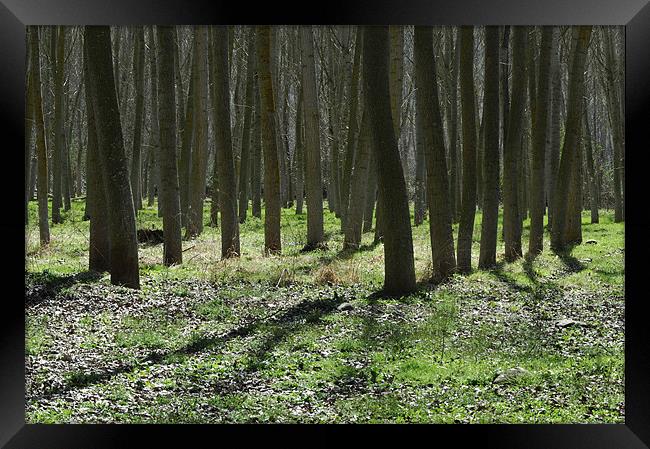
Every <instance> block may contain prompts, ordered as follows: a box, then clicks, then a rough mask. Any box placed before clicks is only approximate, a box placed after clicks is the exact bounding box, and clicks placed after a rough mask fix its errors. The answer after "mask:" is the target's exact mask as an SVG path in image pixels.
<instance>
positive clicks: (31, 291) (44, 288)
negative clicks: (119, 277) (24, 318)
mask: <svg viewBox="0 0 650 449" xmlns="http://www.w3.org/2000/svg"><path fill="white" fill-rule="evenodd" d="M102 276H103V273H99V272H96V271H82V272H79V273H75V274H71V275H59V274H55V273H51V272H50V271H48V270H44V271H43V272H40V273H29V272H26V273H25V308H31V307H34V306H35V305H38V304H41V303H42V302H45V301H51V300H53V299H55V298H56V297H57V295H58V293H59V292H60V291H61V290H63V289H66V288H69V287H72V286H73V285H75V284H81V283H88V282H95V281H98V280H99V279H101V278H102Z"/></svg>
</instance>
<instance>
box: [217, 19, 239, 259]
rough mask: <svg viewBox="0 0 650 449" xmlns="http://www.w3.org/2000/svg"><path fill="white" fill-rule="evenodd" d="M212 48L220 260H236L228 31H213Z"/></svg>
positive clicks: (235, 195)
mask: <svg viewBox="0 0 650 449" xmlns="http://www.w3.org/2000/svg"><path fill="white" fill-rule="evenodd" d="M212 31H213V33H214V36H213V39H212V42H213V47H214V50H213V51H214V55H213V62H214V66H213V67H212V68H211V70H210V73H212V74H214V77H215V78H214V93H215V96H214V98H213V102H214V103H213V104H214V108H213V114H214V116H213V118H214V125H215V126H214V131H215V145H216V157H215V165H216V167H217V170H216V178H217V183H218V188H219V201H220V206H221V207H220V209H221V257H222V258H224V259H225V258H229V257H238V256H239V254H240V247H239V221H238V217H237V183H236V181H235V164H234V161H233V154H232V142H231V136H230V86H229V79H228V78H229V72H230V71H229V69H228V27H225V26H218V27H214V28H212Z"/></svg>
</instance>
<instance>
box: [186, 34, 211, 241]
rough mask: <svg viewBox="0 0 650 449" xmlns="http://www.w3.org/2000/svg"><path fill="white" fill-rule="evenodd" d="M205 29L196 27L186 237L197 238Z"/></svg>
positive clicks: (204, 144) (204, 161)
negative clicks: (192, 129) (192, 135)
mask: <svg viewBox="0 0 650 449" xmlns="http://www.w3.org/2000/svg"><path fill="white" fill-rule="evenodd" d="M206 35H207V29H206V27H205V26H198V27H196V28H195V36H194V42H195V46H196V47H195V50H196V51H195V53H194V58H195V59H196V64H197V66H196V73H194V76H193V78H194V79H193V80H192V82H193V83H194V98H193V101H194V106H193V108H192V111H193V122H194V126H195V128H194V145H193V150H192V156H191V164H190V180H189V190H188V212H187V229H186V236H187V237H196V236H198V235H200V234H201V233H202V232H203V199H204V198H205V183H206V174H207V169H208V112H207V103H208V101H207V100H208V99H207V97H208V92H207V89H208V76H207V53H208V46H207V36H206Z"/></svg>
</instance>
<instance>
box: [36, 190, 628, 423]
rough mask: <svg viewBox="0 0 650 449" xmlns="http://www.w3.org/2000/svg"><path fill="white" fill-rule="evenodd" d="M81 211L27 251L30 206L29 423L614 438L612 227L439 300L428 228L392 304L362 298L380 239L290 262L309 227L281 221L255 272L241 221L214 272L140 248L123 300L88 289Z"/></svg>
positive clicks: (619, 338) (336, 245) (616, 283)
mask: <svg viewBox="0 0 650 449" xmlns="http://www.w3.org/2000/svg"><path fill="white" fill-rule="evenodd" d="M83 206H84V203H83V201H73V207H72V209H71V210H70V211H69V212H66V213H64V214H63V216H64V218H65V221H64V223H63V224H59V225H54V226H52V228H51V232H52V242H51V244H50V245H49V246H48V247H46V248H43V249H39V247H38V228H37V225H36V223H37V219H36V203H35V202H32V203H31V204H30V225H29V228H28V231H27V232H28V254H27V260H26V274H25V301H26V302H25V311H26V312H25V313H26V334H27V335H26V421H27V422H29V423H107V422H110V423H114V422H121V423H149V422H152V423H187V422H193V423H222V422H223V423H230V422H328V423H334V422H336V423H350V422H430V423H454V422H455V423H519V422H531V423H532V422H534V423H583V422H591V423H601V422H606V423H620V422H623V421H624V416H625V406H624V383H623V372H624V353H623V344H624V288H623V286H624V264H623V261H624V227H623V224H618V223H613V214H612V213H610V211H602V212H601V217H600V220H601V223H600V224H590V223H589V215H588V213H585V214H584V215H583V239H584V240H583V242H584V243H583V244H582V245H579V246H576V247H574V248H573V249H572V250H571V251H569V252H567V253H564V254H555V253H553V252H551V251H550V249H549V247H548V234H547V235H546V241H545V250H544V253H543V254H542V255H541V256H539V257H537V258H536V259H535V260H533V261H530V260H526V259H522V260H520V261H517V262H515V263H511V264H506V263H500V264H499V265H498V267H497V268H496V269H494V270H491V271H479V270H474V271H473V272H472V273H471V274H470V275H468V276H454V277H453V278H451V279H450V280H449V281H447V282H445V283H443V284H441V285H438V286H432V285H429V284H428V283H427V282H426V279H427V274H428V271H429V269H430V266H429V261H430V258H431V253H430V242H429V227H428V222H425V223H424V224H423V225H421V226H418V227H414V228H413V240H414V245H415V257H416V275H417V279H418V281H419V286H420V289H419V291H418V292H417V293H415V294H413V295H411V296H408V297H405V298H401V299H386V298H379V297H376V295H373V293H376V292H377V291H378V290H380V288H381V285H382V278H383V248H382V245H381V244H380V245H376V246H373V245H372V233H367V234H364V236H363V247H362V249H361V250H360V251H358V252H356V253H353V254H352V253H342V252H341V251H340V248H341V247H342V240H343V236H342V234H341V233H340V232H339V227H340V225H339V221H338V220H337V219H336V218H335V217H334V215H333V214H331V213H329V212H327V213H326V216H325V227H326V234H327V236H328V239H329V241H328V249H323V250H319V251H314V252H310V253H301V252H300V249H301V248H302V246H303V245H304V244H305V241H304V240H305V235H306V215H304V214H303V215H295V212H294V210H283V215H282V239H283V241H282V244H283V255H282V256H277V257H263V255H262V248H263V243H264V233H263V221H261V220H260V219H257V218H252V217H250V214H249V218H248V220H247V221H246V223H245V224H244V225H242V226H241V242H242V245H241V246H242V254H243V255H242V257H241V258H239V259H235V260H228V261H220V235H219V229H218V228H212V227H209V226H208V227H206V228H205V232H204V233H203V235H201V236H200V237H199V238H197V239H194V240H191V241H184V242H183V248H184V253H183V257H184V263H183V265H181V266H175V267H172V268H166V267H164V266H162V265H161V263H160V262H161V260H162V245H161V244H157V245H150V244H141V245H140V270H141V271H140V276H141V284H142V289H141V290H140V291H134V290H129V289H126V288H121V287H115V286H112V285H110V282H109V277H108V275H96V274H93V273H89V272H88V271H87V266H88V232H89V223H88V222H87V221H82V215H83ZM208 206H209V203H207V204H206V214H205V216H206V222H207V221H209V220H208V217H209V213H208ZM156 215H157V214H156V209H155V207H153V208H147V209H146V210H144V211H141V213H140V215H139V218H138V227H139V228H151V227H157V228H160V227H161V226H162V225H161V219H159V218H158V217H157V216H156ZM480 220H481V216H480V214H478V215H477V220H476V225H475V235H474V248H473V265H474V266H476V264H477V259H478V253H479V246H478V243H479V237H480ZM499 229H501V227H499ZM454 230H455V231H457V226H455V228H454ZM499 232H500V231H499ZM523 242H524V246H525V247H526V246H527V242H528V222H527V221H526V222H525V225H524V239H523ZM499 245H501V246H500V248H499V249H498V253H499V259H502V254H503V246H502V242H501V241H500V242H499ZM342 303H349V304H350V306H347V305H346V306H345V307H342V308H340V307H339V306H340V305H341V304H342ZM340 309H342V310H340Z"/></svg>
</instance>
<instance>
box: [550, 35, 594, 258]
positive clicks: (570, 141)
mask: <svg viewBox="0 0 650 449" xmlns="http://www.w3.org/2000/svg"><path fill="white" fill-rule="evenodd" d="M590 37H591V26H580V27H577V28H575V29H574V30H573V37H572V42H573V43H572V48H573V51H572V58H571V68H570V72H569V95H568V105H567V123H566V131H565V134H564V144H563V146H562V156H561V159H560V167H559V170H558V175H557V181H556V186H555V204H554V207H553V227H552V229H551V246H552V247H553V249H554V250H556V251H563V250H565V249H566V247H567V246H568V245H569V244H571V243H573V242H572V241H570V240H569V237H570V235H569V234H570V232H569V231H570V229H569V226H568V224H570V218H569V214H570V209H569V207H570V205H569V204H568V202H569V200H570V198H571V196H572V195H571V192H570V191H569V190H570V189H571V183H572V182H575V180H574V179H573V178H574V177H575V175H576V169H575V165H576V164H577V163H578V162H579V154H578V153H579V148H578V146H579V145H580V134H581V132H580V131H581V129H582V120H581V117H580V114H581V113H582V96H583V94H584V73H583V70H584V67H585V62H586V59H587V46H588V44H589V38H590Z"/></svg>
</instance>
